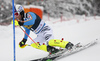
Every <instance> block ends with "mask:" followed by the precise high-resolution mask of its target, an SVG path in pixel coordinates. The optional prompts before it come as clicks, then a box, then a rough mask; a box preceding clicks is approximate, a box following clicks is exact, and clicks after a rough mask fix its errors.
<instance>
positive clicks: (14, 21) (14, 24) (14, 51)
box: [12, 0, 16, 61]
mask: <svg viewBox="0 0 100 61" xmlns="http://www.w3.org/2000/svg"><path fill="white" fill-rule="evenodd" d="M12 11H13V45H14V46H13V48H14V61H16V43H15V19H14V0H12Z"/></svg>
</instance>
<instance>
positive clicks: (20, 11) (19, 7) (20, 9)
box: [14, 4, 24, 15]
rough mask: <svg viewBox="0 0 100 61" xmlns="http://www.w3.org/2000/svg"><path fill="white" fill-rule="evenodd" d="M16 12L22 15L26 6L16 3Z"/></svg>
mask: <svg viewBox="0 0 100 61" xmlns="http://www.w3.org/2000/svg"><path fill="white" fill-rule="evenodd" d="M14 12H15V13H16V12H18V13H19V14H20V15H22V14H24V8H23V6H21V5H18V4H16V5H15V6H14Z"/></svg>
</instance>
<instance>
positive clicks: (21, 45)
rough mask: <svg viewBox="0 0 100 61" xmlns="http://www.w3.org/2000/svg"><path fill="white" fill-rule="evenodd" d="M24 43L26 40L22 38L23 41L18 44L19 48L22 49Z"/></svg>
mask: <svg viewBox="0 0 100 61" xmlns="http://www.w3.org/2000/svg"><path fill="white" fill-rule="evenodd" d="M26 41H27V39H24V38H23V40H22V41H21V42H20V43H19V46H20V47H23V46H24V45H25V43H26Z"/></svg>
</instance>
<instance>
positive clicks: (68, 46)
mask: <svg viewBox="0 0 100 61" xmlns="http://www.w3.org/2000/svg"><path fill="white" fill-rule="evenodd" d="M73 46H74V44H72V43H71V42H69V43H68V44H67V45H66V47H65V48H66V49H68V50H70V49H72V48H73Z"/></svg>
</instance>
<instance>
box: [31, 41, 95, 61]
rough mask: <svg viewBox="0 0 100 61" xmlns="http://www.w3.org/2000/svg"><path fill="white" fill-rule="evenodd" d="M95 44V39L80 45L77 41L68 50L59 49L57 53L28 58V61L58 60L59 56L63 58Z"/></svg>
mask: <svg viewBox="0 0 100 61" xmlns="http://www.w3.org/2000/svg"><path fill="white" fill-rule="evenodd" d="M95 44H96V41H92V42H89V43H87V44H85V45H81V43H77V44H76V45H75V46H73V48H72V49H70V50H67V49H63V50H62V51H59V52H58V53H55V54H51V55H49V56H47V57H43V58H39V59H35V60H30V61H55V60H58V59H60V58H63V57H66V56H69V55H71V54H74V53H77V52H79V51H82V50H84V49H86V48H88V47H90V46H93V45H95Z"/></svg>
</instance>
